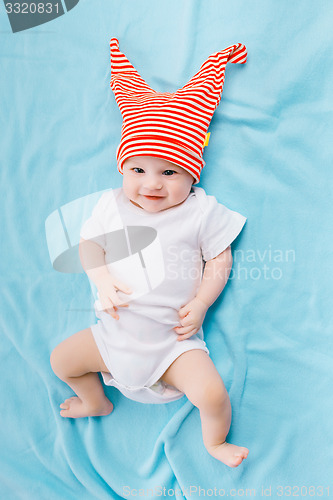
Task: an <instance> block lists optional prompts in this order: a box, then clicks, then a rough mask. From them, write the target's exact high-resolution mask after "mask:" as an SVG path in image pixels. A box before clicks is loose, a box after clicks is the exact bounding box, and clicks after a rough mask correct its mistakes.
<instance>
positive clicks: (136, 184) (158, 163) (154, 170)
mask: <svg viewBox="0 0 333 500" xmlns="http://www.w3.org/2000/svg"><path fill="white" fill-rule="evenodd" d="M193 181H194V179H193V177H192V175H191V174H189V173H188V172H187V171H186V170H184V169H183V168H181V167H178V165H175V164H174V163H171V162H170V161H167V160H163V159H161V158H155V157H153V156H133V157H132V158H128V160H126V161H125V162H124V165H123V189H124V193H125V195H126V196H127V198H128V199H129V200H130V201H131V202H132V203H134V205H137V206H138V207H140V208H142V209H144V210H146V211H147V212H160V211H161V210H166V209H168V208H171V207H174V206H175V205H179V204H180V203H182V202H183V201H185V200H186V198H187V197H188V195H189V193H190V190H191V187H192V184H193Z"/></svg>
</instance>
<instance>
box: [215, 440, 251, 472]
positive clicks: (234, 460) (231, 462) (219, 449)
mask: <svg viewBox="0 0 333 500" xmlns="http://www.w3.org/2000/svg"><path fill="white" fill-rule="evenodd" d="M207 451H208V452H209V453H210V454H211V455H212V456H213V457H214V458H217V460H220V462H223V463H224V464H226V465H228V466H229V467H238V466H239V464H241V463H242V462H243V460H244V459H245V458H247V456H248V454H249V450H248V449H247V448H243V447H241V446H236V445H234V444H230V443H227V442H226V441H225V442H224V443H222V444H218V445H217V446H210V447H209V448H207Z"/></svg>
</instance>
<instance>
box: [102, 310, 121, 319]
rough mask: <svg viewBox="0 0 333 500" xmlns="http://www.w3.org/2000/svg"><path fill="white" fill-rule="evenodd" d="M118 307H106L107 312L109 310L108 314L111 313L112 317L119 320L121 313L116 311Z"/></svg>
mask: <svg viewBox="0 0 333 500" xmlns="http://www.w3.org/2000/svg"><path fill="white" fill-rule="evenodd" d="M116 310H117V309H116V308H112V309H111V308H110V309H106V310H105V312H107V313H108V314H110V316H112V318H114V319H116V320H118V319H119V315H118V314H117V313H116Z"/></svg>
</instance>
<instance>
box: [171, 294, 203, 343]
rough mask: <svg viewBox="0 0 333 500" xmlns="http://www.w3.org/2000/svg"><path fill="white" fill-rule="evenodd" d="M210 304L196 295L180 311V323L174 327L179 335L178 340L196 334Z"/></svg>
mask: <svg viewBox="0 0 333 500" xmlns="http://www.w3.org/2000/svg"><path fill="white" fill-rule="evenodd" d="M207 309H208V306H207V305H206V304H205V303H204V302H202V301H201V300H200V299H198V298H197V297H195V298H194V299H193V300H191V301H190V302H189V303H188V304H186V305H185V306H183V307H182V308H181V309H180V310H179V311H178V314H179V317H180V324H181V326H176V327H175V328H174V330H175V332H176V333H178V335H179V337H178V339H177V340H185V339H188V338H190V337H192V335H195V334H196V333H197V332H198V331H199V330H200V328H201V325H202V323H203V320H204V318H205V315H206V312H207Z"/></svg>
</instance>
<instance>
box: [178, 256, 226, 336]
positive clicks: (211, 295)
mask: <svg viewBox="0 0 333 500" xmlns="http://www.w3.org/2000/svg"><path fill="white" fill-rule="evenodd" d="M231 267H232V255H231V248H230V246H229V247H228V248H226V249H225V250H224V252H222V253H220V254H219V255H218V256H217V257H215V258H214V259H211V260H208V261H207V262H206V264H205V269H204V273H203V276H202V282H201V284H200V287H199V290H198V292H197V294H196V296H195V297H194V299H193V300H191V301H190V302H189V303H188V304H186V305H185V306H183V307H182V308H181V309H180V310H179V317H180V324H181V326H177V327H176V328H175V329H174V330H175V332H176V333H178V335H179V337H178V339H177V340H185V339H188V338H189V337H192V335H194V334H196V333H197V332H198V331H199V330H200V328H201V325H202V323H203V320H204V318H205V315H206V312H207V310H208V308H209V307H210V306H211V305H212V304H213V303H214V302H215V300H216V299H217V297H218V296H219V295H220V294H221V292H222V290H223V288H224V287H225V285H226V283H227V281H228V278H229V274H230V271H231Z"/></svg>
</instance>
